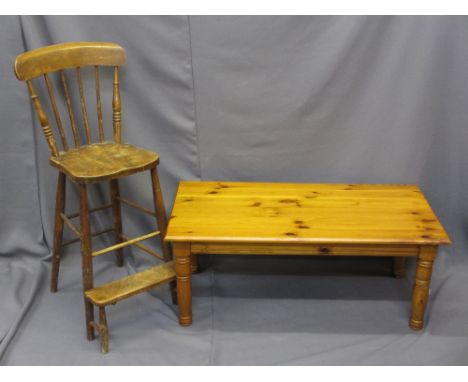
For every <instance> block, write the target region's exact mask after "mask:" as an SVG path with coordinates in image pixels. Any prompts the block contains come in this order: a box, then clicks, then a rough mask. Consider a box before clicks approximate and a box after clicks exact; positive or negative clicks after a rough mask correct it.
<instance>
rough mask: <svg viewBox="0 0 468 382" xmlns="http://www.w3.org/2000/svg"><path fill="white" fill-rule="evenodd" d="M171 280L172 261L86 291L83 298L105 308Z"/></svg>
mask: <svg viewBox="0 0 468 382" xmlns="http://www.w3.org/2000/svg"><path fill="white" fill-rule="evenodd" d="M173 279H175V265H174V261H169V262H167V263H164V264H160V265H156V266H155V267H152V268H149V269H146V270H144V271H141V272H137V273H134V274H132V275H129V276H126V277H123V278H121V279H119V280H115V281H112V282H110V283H108V284H103V285H100V286H98V287H96V288H93V289H90V290H87V291H86V292H85V296H86V298H87V299H88V300H89V301H90V302H91V303H92V304H94V305H97V306H105V305H109V304H114V303H116V302H117V301H120V300H123V299H125V298H127V297H130V296H133V295H135V294H138V293H141V292H145V291H147V290H148V289H151V288H153V287H155V286H157V285H159V284H162V283H165V282H168V281H171V280H173Z"/></svg>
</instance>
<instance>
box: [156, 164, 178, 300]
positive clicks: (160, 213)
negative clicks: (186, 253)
mask: <svg viewBox="0 0 468 382" xmlns="http://www.w3.org/2000/svg"><path fill="white" fill-rule="evenodd" d="M151 183H152V186H153V202H154V210H155V213H156V221H157V223H158V229H159V231H160V232H161V234H160V235H159V238H160V240H161V248H162V252H163V257H164V260H165V261H170V260H172V252H171V247H170V246H169V244H168V243H167V242H165V241H164V237H165V236H166V225H167V218H166V209H165V207H164V199H163V196H162V191H161V184H160V182H159V176H158V169H157V168H156V167H153V168H152V169H151ZM169 286H170V289H171V297H172V303H173V304H177V284H176V281H171V282H170V284H169Z"/></svg>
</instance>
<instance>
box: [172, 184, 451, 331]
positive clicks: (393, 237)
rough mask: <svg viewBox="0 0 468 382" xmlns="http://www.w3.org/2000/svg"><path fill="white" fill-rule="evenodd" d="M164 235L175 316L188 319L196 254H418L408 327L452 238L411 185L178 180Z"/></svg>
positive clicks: (398, 265)
mask: <svg viewBox="0 0 468 382" xmlns="http://www.w3.org/2000/svg"><path fill="white" fill-rule="evenodd" d="M165 240H166V241H168V242H171V243H172V246H173V251H174V256H175V264H176V265H175V267H176V278H177V293H178V302H179V323H180V325H183V326H188V325H190V324H191V323H192V291H191V280H190V278H191V273H192V272H193V271H195V270H196V267H197V265H196V264H197V263H196V255H198V254H213V255H215V254H216V255H223V254H239V255H261V254H264V255H285V254H289V255H307V256H316V255H325V256H347V255H361V256H393V257H394V275H395V276H396V277H402V276H403V275H404V260H405V257H408V256H417V266H416V276H415V281H414V289H413V298H412V306H411V318H410V321H409V326H410V327H411V329H414V330H420V329H422V328H423V322H424V312H425V308H426V303H427V300H428V294H429V284H430V281H431V273H432V264H433V262H434V260H435V258H436V256H437V249H438V246H439V245H440V244H450V243H451V241H450V239H449V237H448V235H447V233H446V232H445V230H444V228H443V227H442V225H441V224H440V222H439V220H438V219H437V217H436V216H435V214H434V212H433V211H432V209H431V207H430V205H429V203H428V202H427V200H426V198H425V197H424V195H423V193H422V192H421V190H420V189H419V188H418V187H417V186H414V185H386V184H385V185H382V184H291V183H240V182H196V181H195V182H193V181H183V182H180V184H179V189H178V191H177V195H176V199H175V203H174V207H173V210H172V216H171V218H170V221H169V225H168V229H167V234H166V238H165Z"/></svg>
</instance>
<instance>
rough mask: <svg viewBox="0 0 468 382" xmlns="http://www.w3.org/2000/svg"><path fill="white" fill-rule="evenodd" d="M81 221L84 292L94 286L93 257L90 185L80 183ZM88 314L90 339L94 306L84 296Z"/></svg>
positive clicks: (88, 334)
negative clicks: (89, 201)
mask: <svg viewBox="0 0 468 382" xmlns="http://www.w3.org/2000/svg"><path fill="white" fill-rule="evenodd" d="M79 188H80V223H81V264H82V265H81V267H82V272H83V292H84V291H87V290H89V289H91V288H92V287H93V258H92V252H91V225H90V221H89V205H88V187H87V185H86V184H80V185H79ZM84 304H85V315H86V335H87V338H88V340H93V339H94V328H93V327H92V325H91V322H93V321H94V308H93V304H91V303H90V302H89V301H88V300H87V299H86V298H84Z"/></svg>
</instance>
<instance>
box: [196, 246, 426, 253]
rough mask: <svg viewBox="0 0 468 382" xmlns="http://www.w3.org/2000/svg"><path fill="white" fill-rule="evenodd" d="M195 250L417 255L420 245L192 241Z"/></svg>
mask: <svg viewBox="0 0 468 382" xmlns="http://www.w3.org/2000/svg"><path fill="white" fill-rule="evenodd" d="M190 247H191V248H190V252H191V253H192V254H213V255H214V254H216V255H305V256H316V255H321V256H323V255H326V256H417V255H418V254H419V253H420V248H421V246H420V245H406V244H404V245H403V244H293V243H281V244H280V243H275V244H270V243H191V246H190Z"/></svg>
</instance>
